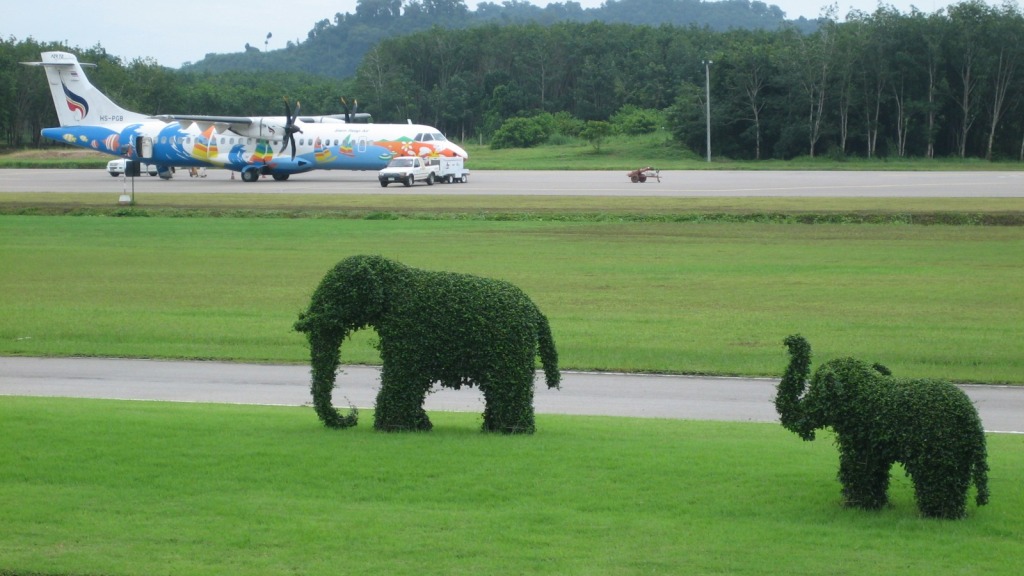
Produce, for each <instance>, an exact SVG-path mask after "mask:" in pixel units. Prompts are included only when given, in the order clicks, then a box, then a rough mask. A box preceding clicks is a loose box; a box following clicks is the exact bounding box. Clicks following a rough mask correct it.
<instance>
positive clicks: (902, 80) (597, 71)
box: [0, 0, 1024, 161]
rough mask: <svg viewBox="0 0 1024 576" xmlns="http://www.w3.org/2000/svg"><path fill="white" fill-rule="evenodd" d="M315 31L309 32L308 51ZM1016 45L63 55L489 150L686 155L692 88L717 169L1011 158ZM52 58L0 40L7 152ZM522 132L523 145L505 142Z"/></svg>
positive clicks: (738, 41) (465, 34)
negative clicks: (623, 146) (344, 109)
mask: <svg viewBox="0 0 1024 576" xmlns="http://www.w3.org/2000/svg"><path fill="white" fill-rule="evenodd" d="M624 1H625V0H623V2H624ZM632 1H635V2H641V3H643V2H650V3H658V2H665V1H676V0H632ZM507 4H508V3H506V5H507ZM570 4H572V3H568V4H567V5H570ZM755 4H759V3H756V2H755V3H751V4H746V5H747V6H753V5H755ZM385 5H386V6H390V7H391V10H392V12H390V13H389V14H388V15H384V14H381V13H377V14H378V17H380V18H383V19H385V20H388V19H394V18H396V16H395V12H394V11H395V10H399V14H404V12H401V8H402V6H403V5H402V3H401V0H390V1H388V2H382V1H381V0H361V1H360V3H359V8H358V9H357V12H359V11H360V9H362V10H368V9H369V7H370V6H385ZM413 5H416V6H420V7H422V6H423V5H424V2H414V3H413ZM431 5H434V4H431ZM449 5H452V4H449ZM455 5H462V4H461V2H459V3H456V4H455ZM406 6H408V5H406ZM606 6H607V4H606ZM365 14H366V13H365V12H364V16H365ZM348 17H349V16H346V18H345V19H343V20H344V21H347V20H348ZM399 17H400V16H399ZM327 27H333V26H330V25H327V26H326V27H321V30H320V32H317V31H316V30H317V29H316V28H314V31H312V32H311V33H310V34H311V39H310V40H308V41H307V42H311V41H312V38H313V37H315V36H318V35H319V34H321V33H326V32H325V30H326V28H327ZM1022 40H1024V16H1022V14H1021V12H1020V9H1019V8H1018V7H1017V5H1016V4H1013V3H1008V4H1005V5H1003V6H998V7H993V6H990V5H988V4H986V3H984V2H982V1H981V0H970V1H967V2H962V3H959V4H954V5H951V6H949V7H948V8H947V9H944V10H940V11H938V12H935V13H931V14H926V13H922V12H919V11H916V10H914V11H911V12H910V13H908V14H905V13H901V12H899V11H897V10H896V9H894V8H892V7H886V6H880V7H879V8H878V9H877V10H876V11H875V12H873V13H870V14H868V13H861V12H854V13H851V14H848V15H846V17H845V19H843V20H842V21H839V19H838V18H836V17H835V16H834V15H831V17H825V18H823V19H821V20H820V21H818V22H817V27H816V28H815V29H814V30H813V31H811V32H803V31H801V30H799V29H797V28H796V27H794V26H789V25H785V26H781V27H760V28H753V29H738V28H730V29H725V30H716V29H712V28H711V27H710V26H701V27H698V26H696V25H685V26H679V25H667V24H665V25H659V26H648V25H640V24H608V23H604V22H599V21H596V20H595V21H570V20H563V21H557V22H553V23H548V24H542V23H540V22H526V23H523V22H511V23H498V22H490V23H484V24H476V25H473V26H469V27H454V28H442V27H439V26H435V27H433V28H430V29H428V30H424V31H421V32H416V33H412V34H407V35H395V36H392V37H389V38H387V39H384V40H382V41H380V42H378V43H376V44H374V45H372V47H371V48H369V50H368V51H367V52H366V53H365V55H364V56H363V58H362V60H361V61H360V63H359V65H358V67H357V68H356V73H355V75H354V76H350V77H346V78H338V77H333V78H332V77H329V76H324V75H320V74H313V73H310V72H308V71H307V72H302V71H292V72H276V71H273V70H271V69H266V70H264V71H256V70H255V67H254V69H246V70H244V71H239V70H234V71H222V72H217V73H213V72H208V71H202V70H200V69H198V67H197V66H186V67H184V68H183V69H181V70H171V69H167V68H163V67H160V66H158V65H156V64H155V63H153V62H146V61H136V62H131V63H128V64H125V63H123V62H121V61H120V60H119V59H117V58H115V57H113V56H110V55H108V54H105V53H104V52H103V51H102V49H100V48H94V49H91V50H86V51H81V50H74V51H76V52H77V53H78V54H79V56H80V58H81V59H82V60H83V61H91V62H97V63H98V64H99V66H98V67H97V68H95V69H90V70H89V75H90V77H91V78H93V79H94V82H95V83H96V84H97V85H99V86H101V87H102V88H103V89H104V90H106V91H107V92H108V93H109V94H110V95H111V96H112V97H113V98H114V100H115V101H118V102H120V103H122V104H123V105H125V106H126V107H129V108H133V109H137V110H139V111H143V112H149V113H154V114H156V113H171V112H179V113H202V114H237V115H255V114H280V113H281V112H282V110H283V107H282V103H281V97H282V96H288V97H290V98H293V99H300V100H301V101H302V103H303V104H302V105H303V111H304V112H308V113H331V112H337V111H338V109H339V107H340V105H339V104H338V97H339V96H346V97H349V98H350V100H351V99H352V98H357V99H358V100H359V104H360V111H365V112H370V113H372V114H373V116H374V119H375V120H376V121H378V122H386V121H397V122H404V121H405V120H406V119H407V118H411V119H414V120H416V121H419V122H422V123H427V124H433V125H435V126H437V127H438V128H440V129H442V131H444V132H446V133H447V134H448V135H449V137H455V138H473V139H480V140H483V141H488V142H491V143H492V145H493V144H495V143H496V142H506V143H507V142H512V143H513V144H515V143H517V142H518V143H519V144H518V145H528V144H530V143H535V142H536V141H538V140H542V139H543V138H544V137H550V136H551V135H553V134H556V133H560V134H563V135H565V136H578V135H581V134H583V135H584V137H585V134H586V130H587V129H588V128H593V127H594V126H597V125H603V124H605V123H607V124H608V125H610V126H612V127H613V128H615V129H617V130H619V131H622V132H629V133H640V132H643V131H647V130H654V129H658V128H661V127H665V128H667V129H668V130H669V131H670V132H671V134H672V135H673V137H674V138H675V140H676V141H678V142H679V143H680V144H682V145H683V146H685V147H686V148H689V149H690V150H692V151H693V152H694V153H696V154H699V155H703V154H704V152H705V150H704V148H705V135H706V133H705V125H706V124H705V123H706V116H705V110H706V109H707V104H708V101H707V94H708V92H707V91H706V90H707V89H708V88H709V89H710V108H711V131H712V152H713V155H714V156H716V157H731V158H742V159H764V158H783V159H788V158H793V157H797V156H819V155H828V156H831V157H847V156H858V157H872V158H873V157H929V158H930V157H977V158H988V159H1011V160H1018V161H1020V160H1022V159H1024V75H1021V74H1018V73H1017V66H1018V64H1020V63H1021V62H1022V56H1024V42H1022ZM303 44H305V43H303ZM53 48H62V49H67V47H59V46H56V45H52V46H44V45H38V44H35V43H34V42H31V41H28V42H16V41H14V40H10V41H7V42H2V41H0V131H2V133H3V134H4V139H5V142H6V143H7V145H8V146H20V145H23V144H24V143H26V142H32V143H37V141H38V129H39V128H41V127H43V126H46V125H52V124H54V123H55V122H56V120H55V115H54V113H53V110H52V105H51V102H50V98H49V94H48V92H47V89H46V83H45V81H43V79H42V73H41V71H40V70H38V69H33V68H28V67H24V66H17V65H15V64H14V63H16V62H18V61H25V60H35V59H38V53H39V51H41V50H43V49H53ZM287 50H288V49H283V52H287ZM252 56H255V54H253V55H252ZM704 62H710V64H708V65H707V66H705V64H704ZM534 128H536V130H534V133H535V134H536V133H539V137H537V136H531V137H530V138H525V139H517V138H515V137H512V138H509V134H510V133H514V132H515V131H516V130H521V131H523V132H527V131H529V129H534ZM513 135H515V134H513Z"/></svg>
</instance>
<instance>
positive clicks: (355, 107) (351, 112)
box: [341, 98, 359, 124]
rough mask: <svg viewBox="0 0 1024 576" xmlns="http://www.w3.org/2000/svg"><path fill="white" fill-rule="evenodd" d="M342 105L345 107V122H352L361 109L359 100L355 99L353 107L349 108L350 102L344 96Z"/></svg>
mask: <svg viewBox="0 0 1024 576" xmlns="http://www.w3.org/2000/svg"><path fill="white" fill-rule="evenodd" d="M341 107H342V108H344V109H345V124H351V123H352V119H353V118H355V115H356V112H357V111H358V110H359V100H353V101H352V109H351V110H349V108H348V102H347V101H346V100H345V98H342V99H341Z"/></svg>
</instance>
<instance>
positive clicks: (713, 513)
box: [0, 397, 1024, 576]
mask: <svg viewBox="0 0 1024 576" xmlns="http://www.w3.org/2000/svg"><path fill="white" fill-rule="evenodd" d="M369 416H370V415H366V417H367V418H369ZM431 418H432V419H433V421H434V423H435V429H434V431H433V432H432V433H429V434H394V435H388V434H380V433H376V432H374V431H372V429H371V427H370V426H369V425H367V424H366V422H369V421H370V420H364V423H363V424H362V425H360V426H359V427H357V428H355V429H351V430H345V431H332V430H327V429H325V428H323V427H322V426H320V425H319V423H318V421H317V420H316V418H315V416H314V415H313V413H312V410H311V409H309V408H281V407H252V406H224V405H197V404H165V403H149V402H123V401H121V402H118V401H93V400H66V399H38V398H16V397H5V398H2V399H0V497H2V498H3V501H4V502H5V503H6V504H5V505H4V512H3V514H4V521H3V522H0V568H2V569H7V570H8V571H9V573H10V574H28V573H46V574H110V575H137V574H154V575H157V574H174V575H176V576H183V575H191V574H195V575H206V574H246V575H259V574H268V575H269V574H273V575H278V574H320V573H330V574H337V573H345V574H389V575H402V574H446V575H457V574H522V573H529V574H649V573H652V572H655V573H667V574H723V573H728V574H779V573H786V574H824V573H828V574H850V575H856V576H867V575H872V574H891V573H892V572H894V571H895V572H899V573H901V574H908V575H909V574H922V575H928V576H931V575H933V574H936V573H956V574H979V575H981V574H984V575H986V576H991V575H999V574H1016V573H1017V571H1018V570H1019V567H1018V563H1019V562H1018V561H1019V551H1020V539H1021V536H1022V532H1021V529H1020V522H1019V518H1020V516H1021V514H1022V513H1024V493H1022V492H1021V491H1020V490H1019V489H1018V485H1017V479H1018V478H1019V477H1020V476H1021V474H1024V437H1020V436H1008V435H996V436H990V437H989V452H990V464H991V467H992V474H991V476H992V477H991V486H992V494H993V496H992V503H991V504H990V505H989V506H986V507H982V508H978V507H975V506H974V505H973V503H972V504H971V505H970V507H969V517H968V518H967V519H966V520H964V521H958V522H948V521H932V520H924V519H921V518H919V517H918V515H917V513H916V509H915V506H914V503H913V499H912V498H913V497H912V487H911V485H910V483H909V480H908V479H907V478H905V477H904V476H903V474H902V473H901V472H900V471H899V470H896V469H894V471H893V479H892V486H891V489H890V493H891V497H892V500H893V505H892V506H891V507H890V508H888V509H885V510H882V511H879V512H873V513H867V512H861V511H855V510H846V509H843V508H842V507H841V505H840V501H839V485H838V483H837V482H836V480H835V472H836V466H837V456H836V451H835V448H834V447H833V446H832V445H831V444H830V443H829V441H828V438H827V437H822V438H821V439H819V440H818V441H816V442H812V443H805V442H802V441H800V440H799V439H798V438H797V437H796V436H794V435H792V434H789V433H788V432H786V431H784V430H783V429H782V428H781V427H779V426H777V425H770V424H727V423H715V422H683V421H670V420H635V419H628V418H593V417H562V416H544V415H542V416H538V433H537V434H536V435H535V436H532V437H503V436H496V435H488V434H483V433H480V432H479V426H480V417H479V415H472V414H454V413H435V414H432V415H431ZM972 498H973V496H972Z"/></svg>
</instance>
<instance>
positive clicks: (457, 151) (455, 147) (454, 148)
mask: <svg viewBox="0 0 1024 576" xmlns="http://www.w3.org/2000/svg"><path fill="white" fill-rule="evenodd" d="M448 149H449V150H451V151H452V152H454V153H455V154H458V155H459V156H462V157H463V158H465V159H466V160H469V154H467V153H466V151H465V150H463V149H462V147H461V146H459V145H458V144H456V143H454V142H451V141H449V142H448Z"/></svg>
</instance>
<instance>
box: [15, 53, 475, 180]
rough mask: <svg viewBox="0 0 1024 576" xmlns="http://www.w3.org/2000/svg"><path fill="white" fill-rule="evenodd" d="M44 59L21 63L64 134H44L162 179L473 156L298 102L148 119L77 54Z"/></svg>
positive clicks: (408, 128) (417, 131)
mask: <svg viewBox="0 0 1024 576" xmlns="http://www.w3.org/2000/svg"><path fill="white" fill-rule="evenodd" d="M41 56H42V62H23V64H27V65H29V66H42V67H43V69H44V70H45V71H46V79H47V81H48V82H49V84H50V93H51V95H52V96H53V104H54V106H55V107H56V108H57V118H58V119H59V120H60V128H44V129H43V130H42V135H43V137H44V138H49V139H51V140H56V141H58V142H65V143H67V144H73V145H75V146H79V147H82V148H90V149H93V150H97V151H99V152H104V153H107V154H111V155H114V156H118V157H122V158H127V159H130V160H138V161H140V162H143V163H145V164H149V165H151V166H156V167H157V171H158V173H159V175H160V176H161V177H162V178H165V179H169V178H170V177H171V175H172V171H171V169H172V168H193V167H196V168H198V167H214V168H225V169H228V170H234V171H236V172H240V173H241V175H242V180H244V181H246V182H255V181H257V180H259V178H260V176H262V175H270V176H273V177H274V179H275V180H287V179H288V177H289V176H291V175H292V174H300V173H302V172H309V171H310V170H379V169H381V168H384V167H385V166H386V165H387V164H388V161H390V160H391V158H393V157H395V156H424V157H436V156H461V157H463V158H468V157H469V155H468V154H466V151H465V150H463V149H462V148H461V147H460V146H457V145H456V144H455V143H453V142H450V141H448V139H447V138H445V137H444V134H442V133H441V132H440V131H439V130H437V129H436V128H432V127H430V126H423V125H419V124H412V123H411V122H410V123H409V124H363V123H353V122H348V121H346V120H351V119H352V115H351V114H348V113H346V114H339V115H334V116H318V117H308V116H300V115H299V103H298V102H296V103H295V113H294V114H293V113H292V111H291V107H290V106H289V105H288V102H287V101H285V116H252V117H249V116H193V115H180V114H171V115H159V116H147V115H145V114H139V113H137V112H132V111H129V110H125V109H123V108H121V107H120V106H118V105H117V104H115V103H114V102H113V101H111V100H110V98H107V96H106V95H104V94H103V93H102V92H100V91H99V89H97V88H96V87H95V86H93V85H92V83H90V82H89V80H88V78H86V77H85V71H84V70H83V69H82V66H83V64H82V63H79V62H78V58H77V57H75V55H74V54H70V53H68V52H43V53H42V54H41ZM85 65H87V66H88V65H89V64H85ZM289 148H291V151H290V153H289V151H288V149H289Z"/></svg>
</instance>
